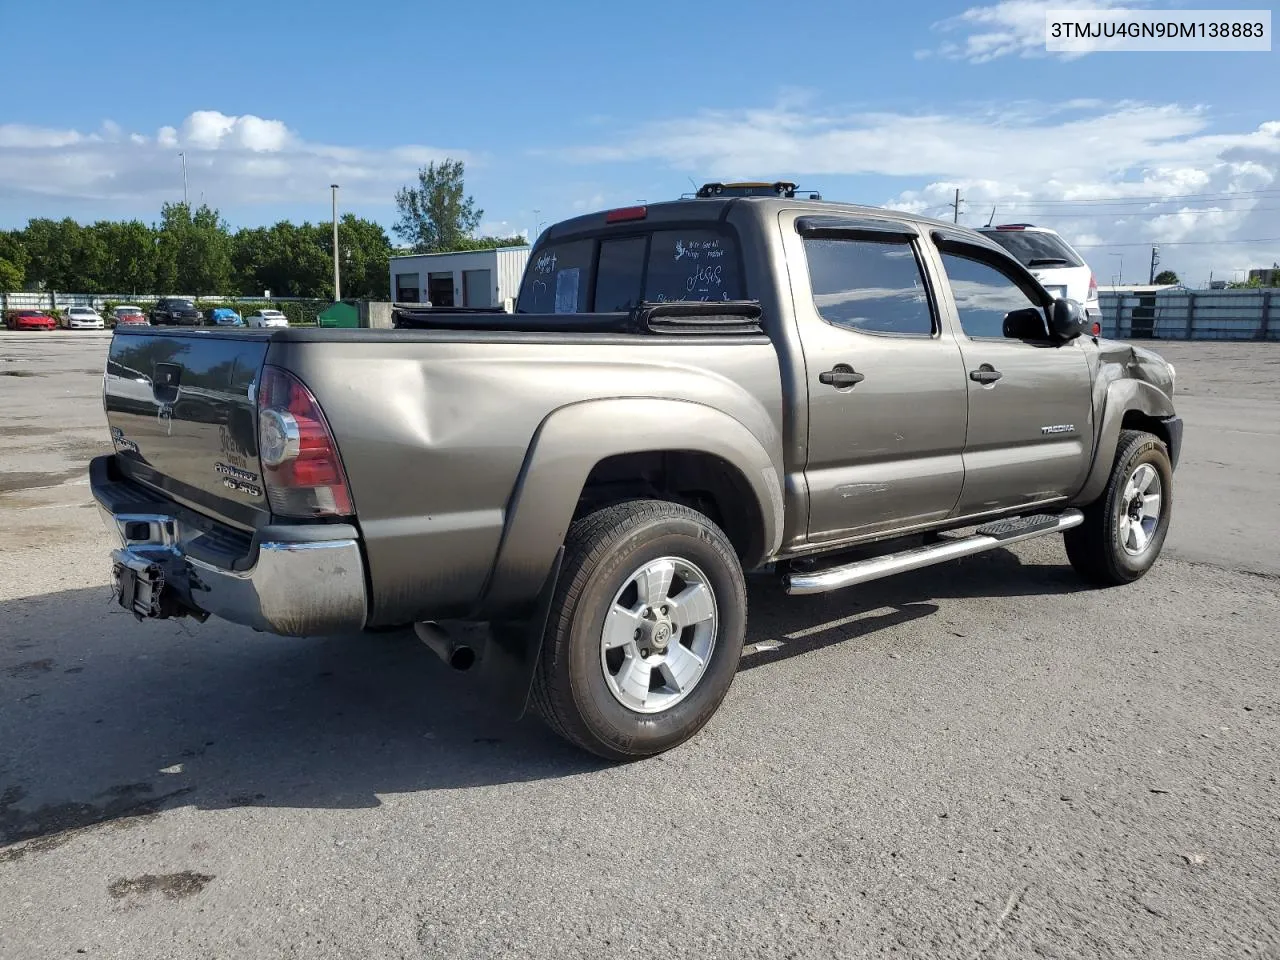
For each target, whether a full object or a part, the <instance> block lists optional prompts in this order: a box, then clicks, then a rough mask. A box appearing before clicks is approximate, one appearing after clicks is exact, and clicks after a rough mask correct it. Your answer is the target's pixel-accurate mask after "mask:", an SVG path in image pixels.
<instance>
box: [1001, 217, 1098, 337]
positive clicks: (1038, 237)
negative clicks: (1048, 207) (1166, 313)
mask: <svg viewBox="0 0 1280 960" xmlns="http://www.w3.org/2000/svg"><path fill="white" fill-rule="evenodd" d="M979 232H980V233H982V234H983V235H984V236H986V237H989V238H990V239H992V240H994V241H995V242H996V243H998V244H1000V246H1002V247H1004V248H1005V249H1006V250H1008V251H1009V252H1010V253H1011V254H1013V256H1014V257H1016V258H1017V260H1018V262H1019V263H1021V264H1022V265H1023V266H1024V267H1026V268H1027V269H1028V270H1030V271H1031V273H1032V275H1033V276H1034V277H1035V278H1036V279H1037V280H1039V281H1040V283H1041V285H1042V286H1043V287H1044V288H1045V289H1046V290H1048V291H1049V293H1051V294H1053V295H1054V296H1055V297H1068V298H1070V299H1072V300H1078V301H1079V302H1080V303H1082V304H1084V309H1085V313H1086V314H1088V316H1089V322H1090V324H1093V323H1101V322H1102V308H1101V307H1100V306H1099V305H1098V281H1097V278H1096V277H1095V276H1094V274H1093V271H1092V270H1091V269H1089V265H1088V264H1087V263H1085V262H1084V258H1082V257H1081V256H1080V254H1078V253H1076V252H1075V250H1073V249H1072V247H1071V244H1069V243H1067V241H1066V240H1064V239H1062V236H1061V235H1060V234H1059V233H1058V232H1057V231H1056V230H1050V229H1049V228H1048V227H1037V226H1036V225H1035V224H1033V223H1004V224H1001V225H1000V226H998V227H980V228H979Z"/></svg>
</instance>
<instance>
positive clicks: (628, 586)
mask: <svg viewBox="0 0 1280 960" xmlns="http://www.w3.org/2000/svg"><path fill="white" fill-rule="evenodd" d="M718 622H719V617H718V614H717V611H716V600H715V594H714V593H713V591H712V588H711V584H710V581H709V579H708V578H707V575H706V574H705V573H703V572H702V570H700V569H699V568H698V567H697V566H695V565H694V564H693V563H691V562H689V561H688V560H684V559H681V558H678V557H662V558H660V559H657V560H651V561H649V562H648V563H646V564H644V565H643V566H642V567H640V568H638V569H637V570H635V571H633V572H632V574H631V575H630V576H629V577H628V578H627V579H626V581H625V582H624V583H623V586H622V587H621V588H620V589H619V590H618V592H617V594H616V595H615V596H614V599H613V603H612V605H611V606H610V608H609V612H608V614H607V615H606V617H605V624H604V629H603V631H602V634H601V638H600V641H601V642H600V666H601V668H602V669H603V671H604V678H605V683H606V684H607V685H608V687H609V692H610V693H612V694H613V696H614V697H615V698H616V699H617V700H618V702H619V703H621V704H622V705H623V706H625V707H627V708H628V709H631V710H634V711H636V712H637V713H660V712H662V711H663V710H668V709H670V708H671V707H673V706H675V705H676V704H677V703H679V702H680V701H681V700H683V699H684V698H685V697H686V696H688V695H689V693H690V692H691V691H692V690H693V688H694V687H696V686H697V685H698V682H699V681H700V680H701V679H702V675H703V673H704V672H705V670H706V667H707V663H708V661H709V660H710V657H711V652H712V650H713V649H714V648H715V642H716V633H717V627H718Z"/></svg>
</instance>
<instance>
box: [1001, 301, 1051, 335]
mask: <svg viewBox="0 0 1280 960" xmlns="http://www.w3.org/2000/svg"><path fill="white" fill-rule="evenodd" d="M1002 332H1003V333H1004V335H1005V336H1006V337H1007V338H1009V339H1010V340H1044V338H1045V334H1046V333H1047V332H1048V331H1046V330H1045V326H1044V311H1043V310H1041V309H1039V308H1037V307H1023V308H1022V309H1021V310H1011V311H1010V312H1009V313H1006V314H1005V315H1004V328H1003V331H1002Z"/></svg>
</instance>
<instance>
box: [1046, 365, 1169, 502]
mask: <svg viewBox="0 0 1280 960" xmlns="http://www.w3.org/2000/svg"><path fill="white" fill-rule="evenodd" d="M1135 411H1136V412H1138V413H1142V414H1145V415H1147V416H1149V417H1154V418H1156V419H1162V418H1164V417H1172V416H1173V415H1174V410H1173V401H1171V400H1170V399H1169V398H1168V397H1167V396H1165V395H1164V394H1163V393H1162V392H1161V391H1160V390H1159V389H1158V388H1156V387H1154V386H1152V385H1151V384H1149V383H1147V382H1146V381H1144V380H1115V381H1113V382H1112V383H1110V384H1108V386H1107V393H1106V400H1105V402H1104V406H1103V410H1102V417H1101V418H1100V426H1099V428H1098V439H1097V443H1095V444H1094V447H1093V451H1094V452H1093V466H1091V467H1090V468H1089V475H1088V477H1087V478H1086V479H1085V482H1084V486H1083V487H1081V489H1080V492H1079V493H1077V494H1076V495H1075V496H1074V497H1073V498H1072V500H1071V502H1072V504H1076V505H1083V504H1088V503H1092V502H1093V501H1094V500H1097V499H1098V497H1100V496H1102V491H1103V490H1105V489H1106V487H1107V478H1108V477H1110V476H1111V465H1112V463H1113V462H1114V461H1115V457H1116V446H1117V445H1118V444H1119V442H1120V428H1121V424H1122V422H1123V421H1124V415H1125V414H1126V413H1130V412H1135Z"/></svg>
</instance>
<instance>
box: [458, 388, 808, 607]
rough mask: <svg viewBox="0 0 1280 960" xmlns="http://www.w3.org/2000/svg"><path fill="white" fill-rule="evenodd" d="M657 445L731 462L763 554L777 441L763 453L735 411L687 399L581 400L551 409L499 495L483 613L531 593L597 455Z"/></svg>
mask: <svg viewBox="0 0 1280 960" xmlns="http://www.w3.org/2000/svg"><path fill="white" fill-rule="evenodd" d="M620 427H625V429H620ZM663 450H690V451H696V452H699V453H707V454H711V455H713V456H716V457H719V458H720V459H722V460H724V461H725V462H727V463H728V464H729V465H730V466H732V467H733V468H734V469H736V470H737V471H738V472H739V473H740V474H741V475H742V477H743V478H744V479H745V480H746V482H747V485H748V486H749V488H750V490H751V492H752V494H753V495H754V497H755V500H756V505H757V507H758V508H759V511H760V516H761V517H762V518H763V523H764V530H763V531H762V533H763V536H762V538H761V542H762V543H763V544H764V550H765V556H772V555H773V554H774V553H776V552H777V550H778V547H779V545H780V544H781V540H782V526H783V498H782V483H781V476H780V470H779V466H778V464H779V463H780V461H781V451H780V450H779V451H777V453H776V455H775V456H772V457H771V456H770V454H769V451H768V450H766V449H765V446H764V444H763V443H762V442H761V441H760V440H759V438H757V437H756V436H755V434H753V433H752V432H751V431H750V430H748V429H747V428H746V427H745V426H743V425H742V423H740V422H739V421H738V420H735V419H734V418H733V417H731V416H729V415H728V414H726V413H723V412H721V411H719V410H717V409H715V408H714V407H709V406H706V405H704V404H700V403H695V402H693V401H689V400H673V399H658V398H644V397H638V398H626V399H612V400H586V401H582V402H580V403H574V404H570V405H568V406H565V407H560V408H559V409H557V410H554V411H552V412H551V413H550V414H549V415H548V416H547V417H546V418H545V419H544V420H543V421H542V423H541V424H540V425H539V427H538V429H537V431H536V432H535V433H534V437H533V441H532V442H531V444H530V445H529V450H528V451H527V453H526V454H525V460H524V464H523V465H522V466H521V469H520V475H519V477H518V478H517V480H516V486H515V490H514V491H513V493H512V496H511V500H510V501H509V503H508V508H507V518H506V523H505V525H504V528H503V533H502V541H501V543H500V544H499V546H498V555H497V559H496V560H495V562H494V567H493V572H492V574H491V575H490V577H489V584H488V587H487V589H486V591H485V594H484V599H483V600H482V601H481V604H480V607H481V610H482V611H483V613H484V614H485V615H487V616H493V615H497V614H500V613H504V612H509V611H511V610H512V609H513V608H518V607H519V606H521V605H523V604H526V603H528V602H529V601H531V600H533V599H534V598H535V597H537V595H538V591H539V589H540V588H541V587H542V585H543V583H544V581H545V580H546V577H547V571H548V569H550V567H551V564H552V563H553V561H554V558H555V555H556V551H557V550H558V549H559V548H560V545H561V544H562V543H563V542H564V538H565V534H566V533H568V530H569V525H570V522H571V521H572V519H573V514H574V511H575V510H576V508H577V505H578V498H579V495H580V494H581V492H582V488H583V485H584V484H585V483H586V480H587V477H588V476H589V475H590V473H591V471H592V469H593V468H594V467H595V465H596V464H597V463H599V462H600V461H601V460H604V459H605V458H607V457H612V456H617V455H619V454H627V453H648V452H656V451H663Z"/></svg>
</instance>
